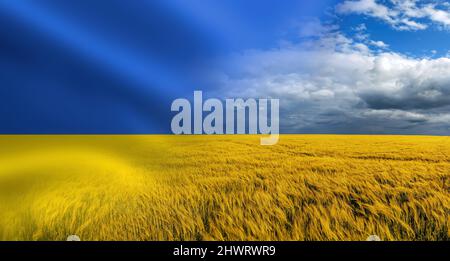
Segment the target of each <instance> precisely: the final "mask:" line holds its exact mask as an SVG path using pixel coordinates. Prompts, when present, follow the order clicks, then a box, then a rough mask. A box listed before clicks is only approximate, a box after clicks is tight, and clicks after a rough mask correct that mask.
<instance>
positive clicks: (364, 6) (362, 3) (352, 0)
mask: <svg viewBox="0 0 450 261" xmlns="http://www.w3.org/2000/svg"><path fill="white" fill-rule="evenodd" d="M336 11H337V13H339V14H352V13H353V14H362V15H367V16H370V17H374V18H378V19H381V20H382V21H384V22H386V23H388V24H389V25H391V26H392V27H393V28H395V29H397V30H424V29H426V28H427V27H428V26H429V24H433V23H434V24H438V25H440V26H443V27H448V26H450V9H449V5H448V3H447V4H445V3H441V4H438V3H435V4H430V3H429V1H418V0H390V1H384V2H381V1H376V0H346V1H344V2H343V3H341V4H338V5H337V6H336Z"/></svg>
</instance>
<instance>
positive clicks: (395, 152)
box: [0, 135, 450, 240]
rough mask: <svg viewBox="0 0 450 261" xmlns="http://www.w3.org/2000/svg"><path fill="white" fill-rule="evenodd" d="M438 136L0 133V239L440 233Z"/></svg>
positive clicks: (443, 159)
mask: <svg viewBox="0 0 450 261" xmlns="http://www.w3.org/2000/svg"><path fill="white" fill-rule="evenodd" d="M449 177H450V138H448V137H426V136H356V135H355V136H345V135H282V136H281V138H280V141H279V143H278V144H277V145H275V146H261V145H259V137H258V136H252V135H223V136H202V135H197V136H194V135H192V136H169V135H121V136H114V135H105V136H95V135H85V136H83V135H81V136H75V135H59V136H45V135H36V136H23V135H22V136H21V135H17V136H15V135H2V136H0V240H65V238H66V237H67V236H68V235H71V234H77V235H79V236H80V237H81V239H82V240H364V239H365V238H366V237H367V236H369V235H371V234H377V235H379V236H380V237H381V238H382V239H383V240H449V238H450V226H449V224H450V215H449V214H450V184H449V183H450V181H449Z"/></svg>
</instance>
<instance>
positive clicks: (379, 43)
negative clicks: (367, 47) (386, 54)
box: [370, 40, 389, 49]
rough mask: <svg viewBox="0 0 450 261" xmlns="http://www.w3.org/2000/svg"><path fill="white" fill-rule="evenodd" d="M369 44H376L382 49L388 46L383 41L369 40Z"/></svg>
mask: <svg viewBox="0 0 450 261" xmlns="http://www.w3.org/2000/svg"><path fill="white" fill-rule="evenodd" d="M370 44H371V45H373V46H376V47H378V48H383V49H386V48H388V47H389V45H388V44H386V43H384V42H383V41H373V40H371V41H370Z"/></svg>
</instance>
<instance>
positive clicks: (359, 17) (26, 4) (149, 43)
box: [0, 0, 450, 134]
mask: <svg viewBox="0 0 450 261" xmlns="http://www.w3.org/2000/svg"><path fill="white" fill-rule="evenodd" d="M449 10H450V9H449V5H447V4H446V3H445V2H439V3H436V2H435V1H434V2H430V1H411V0H402V1H400V0H387V1H375V0H354V1H353V0H352V1H334V0H333V1H331V0H330V1H326V0H323V1H308V0H297V1H293V0H292V1H291V0H289V1H275V0H267V1H256V0H248V1H238V0H227V1H220V0H217V1H212V0H210V1H203V0H190V1H182V0H170V1H139V3H137V2H130V1H118V0H113V1H87V0H81V1H55V0H54V1H52V0H41V1H38V2H37V1H27V0H23V1H7V0H0V38H1V39H2V41H0V86H1V87H0V133H100V134H101V133H169V132H170V121H171V118H172V116H173V113H172V112H170V104H171V102H172V101H173V100H174V99H176V98H180V97H187V98H189V97H191V96H192V93H193V91H194V90H203V91H204V93H205V95H206V96H214V97H218V98H226V97H241V96H248V97H255V98H258V97H273V98H279V99H280V106H281V119H280V124H281V131H282V132H289V133H292V132H293V133H400V134H414V133H419V134H448V132H449V126H448V124H447V122H448V120H449V119H450V116H449V115H450V111H449V107H448V106H449V105H450V103H449V102H448V99H447V98H446V97H447V95H448V94H450V88H449V87H447V86H449V84H450V76H449V78H447V77H446V74H447V72H450V71H449V70H450V66H449V64H450V61H449V60H446V59H447V58H446V57H447V52H448V49H447V46H449V39H450V38H449V26H450V18H449V17H450V15H449V12H450V11H449ZM447 15H448V17H447ZM449 75H450V74H449Z"/></svg>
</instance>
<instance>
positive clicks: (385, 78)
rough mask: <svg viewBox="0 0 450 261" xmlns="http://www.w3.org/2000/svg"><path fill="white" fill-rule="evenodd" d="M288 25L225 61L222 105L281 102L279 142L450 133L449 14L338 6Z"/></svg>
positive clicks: (423, 7) (429, 6)
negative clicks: (228, 101) (269, 42)
mask: <svg viewBox="0 0 450 261" xmlns="http://www.w3.org/2000/svg"><path fill="white" fill-rule="evenodd" d="M291 25H292V26H291V27H290V30H288V31H286V32H285V34H284V35H283V37H280V38H278V40H277V44H276V46H273V47H271V48H249V49H246V50H241V51H238V52H234V53H232V54H231V55H230V56H229V57H228V58H226V59H224V64H225V65H224V66H223V68H226V69H223V68H221V70H218V72H217V75H216V78H217V85H220V86H222V90H223V92H224V95H226V96H230V97H233V96H238V97H240V96H248V97H266V96H269V97H273V98H279V99H280V106H281V120H280V124H281V130H282V132H293V133H383V134H384V133H393V134H439V135H448V134H449V133H450V53H449V49H448V48H450V45H449V44H450V41H449V39H450V4H448V3H446V2H444V1H442V2H439V1H419V0H417V1H416V0H386V1H381V0H348V1H338V2H332V3H331V4H329V5H328V6H327V8H325V9H324V12H323V14H322V15H320V16H316V17H311V16H304V17H301V18H300V19H298V20H297V21H295V22H293V23H292V24H291Z"/></svg>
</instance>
